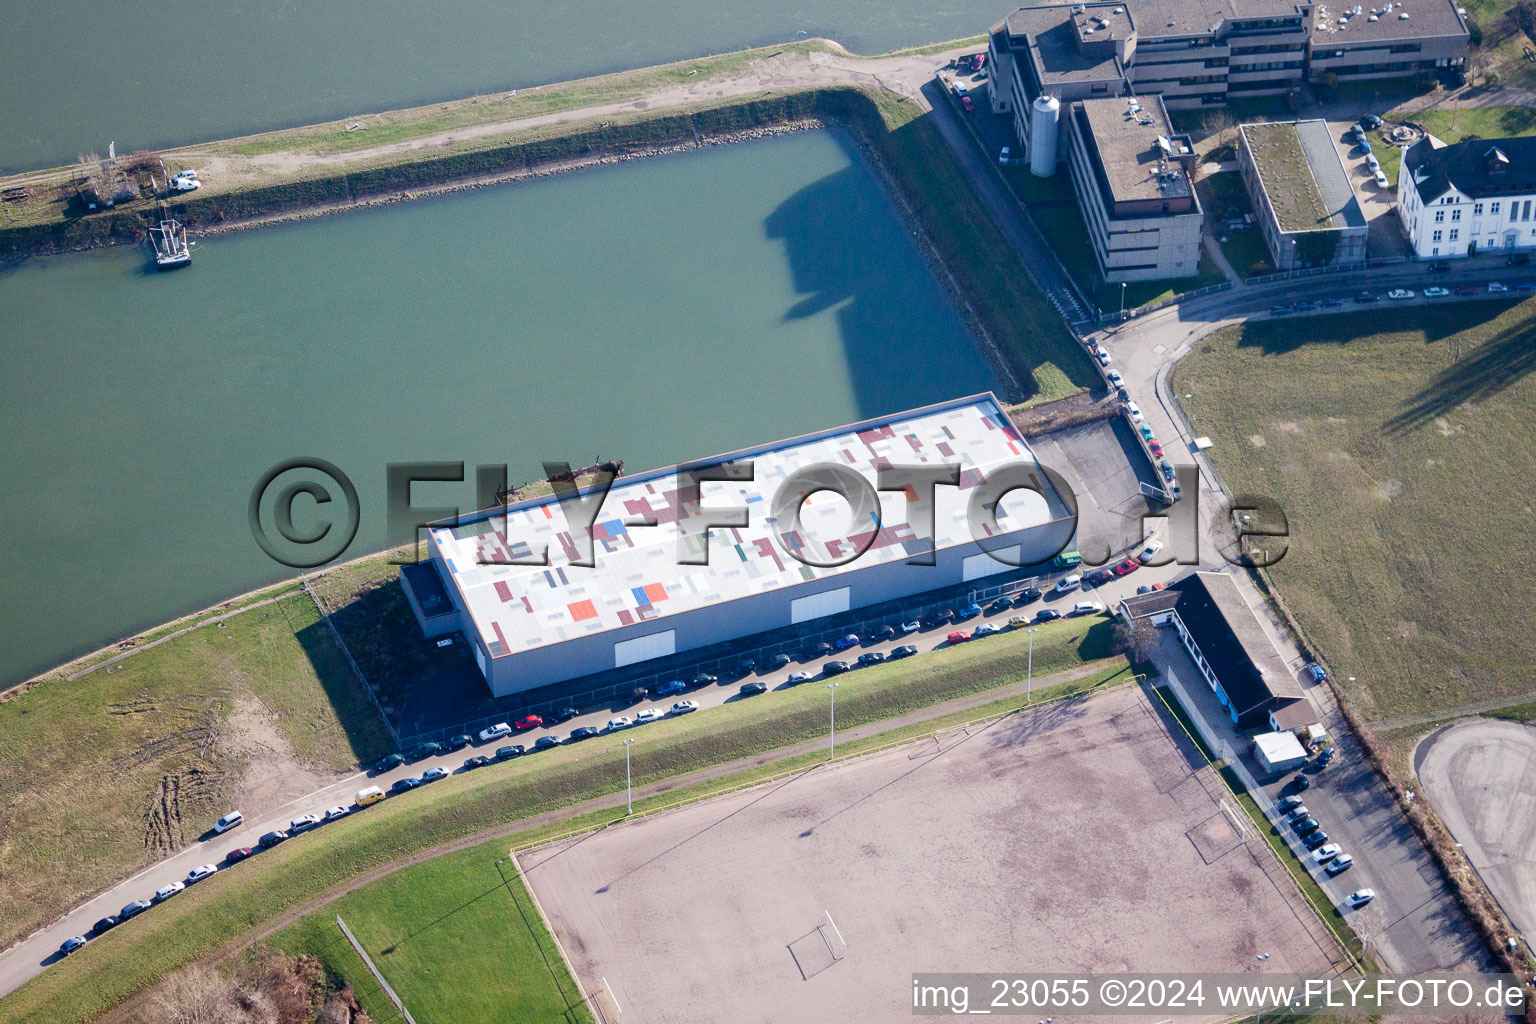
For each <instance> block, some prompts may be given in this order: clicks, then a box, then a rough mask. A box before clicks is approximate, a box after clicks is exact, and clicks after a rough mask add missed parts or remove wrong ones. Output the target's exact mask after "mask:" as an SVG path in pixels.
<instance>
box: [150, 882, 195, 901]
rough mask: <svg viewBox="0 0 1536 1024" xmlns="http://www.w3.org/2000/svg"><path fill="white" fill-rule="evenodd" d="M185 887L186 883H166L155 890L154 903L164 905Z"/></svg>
mask: <svg viewBox="0 0 1536 1024" xmlns="http://www.w3.org/2000/svg"><path fill="white" fill-rule="evenodd" d="M186 887H187V883H186V882H167V883H165V884H164V885H162V886H161V887H160V888H158V889H156V890H155V902H156V903H164V902H165V901H166V900H168V899H170V898H171V897H172V896H175V895H176V894H177V893H179V892H181V891H182V890H183V889H185V888H186Z"/></svg>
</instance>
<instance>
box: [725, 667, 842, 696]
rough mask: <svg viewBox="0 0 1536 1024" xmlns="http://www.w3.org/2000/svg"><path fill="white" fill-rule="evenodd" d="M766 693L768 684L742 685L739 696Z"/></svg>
mask: <svg viewBox="0 0 1536 1024" xmlns="http://www.w3.org/2000/svg"><path fill="white" fill-rule="evenodd" d="M833 664H838V665H841V664H842V662H834V663H833ZM767 692H768V684H767V683H742V684H741V690H740V693H741V695H742V696H743V697H756V696H757V695H758V694H760V693H767Z"/></svg>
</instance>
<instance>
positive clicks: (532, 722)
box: [512, 715, 544, 732]
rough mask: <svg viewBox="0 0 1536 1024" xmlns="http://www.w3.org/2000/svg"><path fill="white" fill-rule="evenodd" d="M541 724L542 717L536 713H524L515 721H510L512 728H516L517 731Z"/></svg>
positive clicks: (542, 721) (523, 730)
mask: <svg viewBox="0 0 1536 1024" xmlns="http://www.w3.org/2000/svg"><path fill="white" fill-rule="evenodd" d="M543 724H544V719H542V718H540V717H539V716H538V715H524V716H523V717H522V718H519V719H518V720H517V721H515V722H513V723H512V728H514V729H516V730H517V731H518V732H527V731H528V730H529V729H537V728H538V727H539V726H541V725H543Z"/></svg>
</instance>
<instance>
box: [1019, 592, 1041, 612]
mask: <svg viewBox="0 0 1536 1024" xmlns="http://www.w3.org/2000/svg"><path fill="white" fill-rule="evenodd" d="M1040 595H1041V590H1040V588H1039V587H1025V588H1024V589H1023V590H1021V591H1019V593H1018V596H1017V597H1015V598H1014V599H1013V606H1014V607H1015V608H1023V607H1024V606H1025V605H1027V604H1030V603H1031V602H1033V601H1038V600H1040Z"/></svg>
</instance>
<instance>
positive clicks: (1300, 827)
mask: <svg viewBox="0 0 1536 1024" xmlns="http://www.w3.org/2000/svg"><path fill="white" fill-rule="evenodd" d="M1295 827H1296V834H1297V835H1299V836H1304V835H1306V834H1307V833H1309V832H1316V831H1317V830H1318V829H1320V828H1322V827H1323V823H1322V822H1320V821H1318V820H1317V819H1316V818H1305V819H1303V820H1301V821H1298V822H1296V823H1295Z"/></svg>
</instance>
